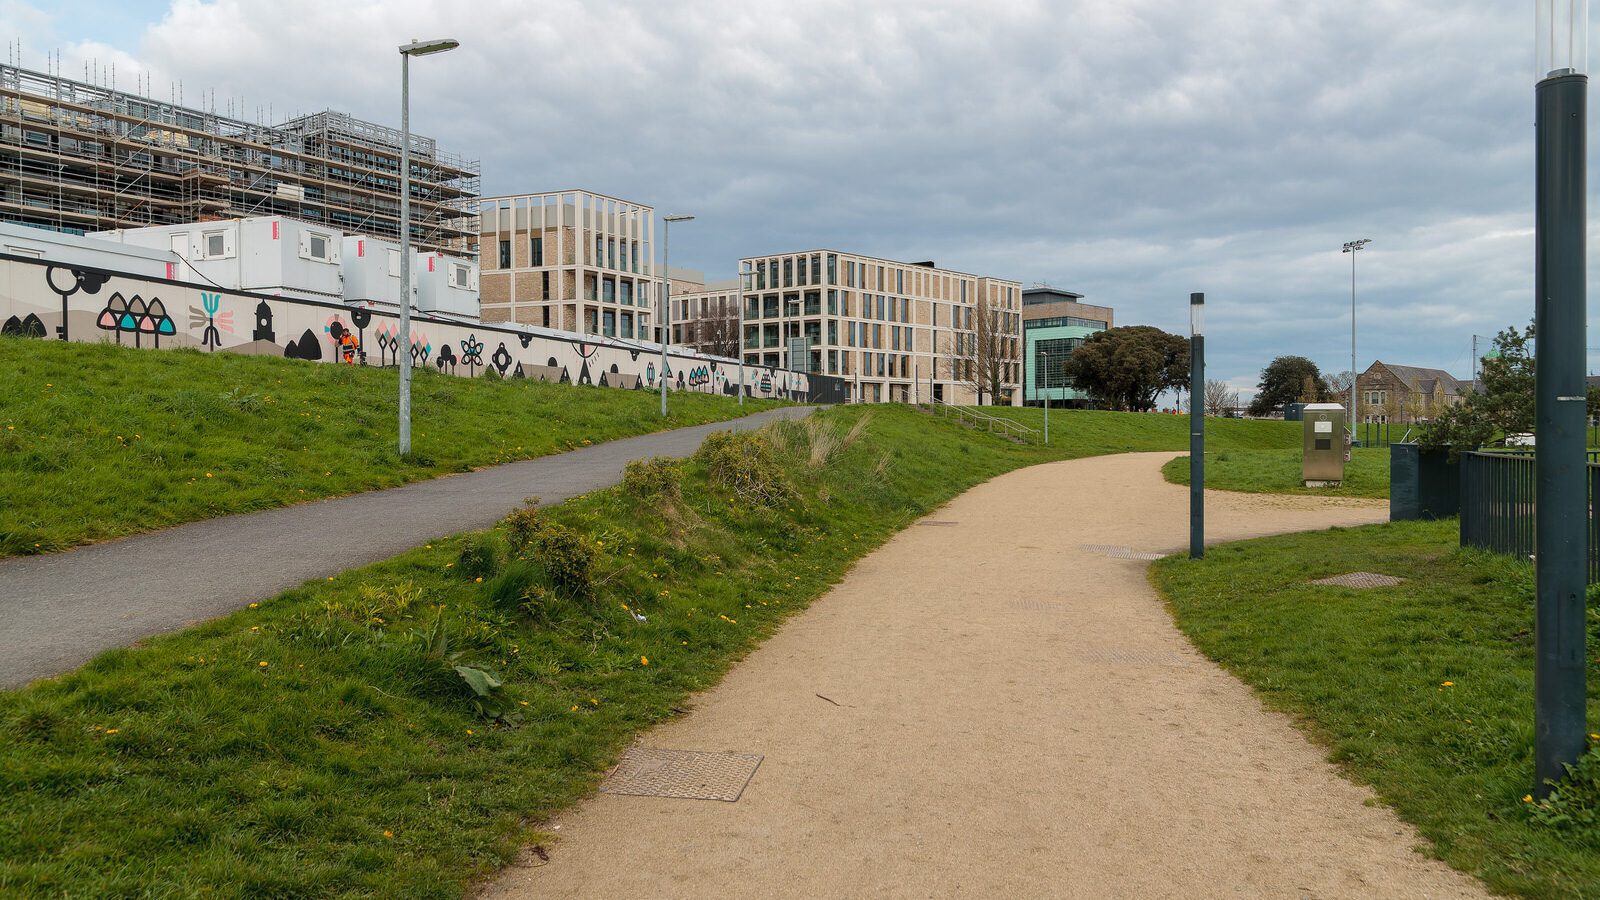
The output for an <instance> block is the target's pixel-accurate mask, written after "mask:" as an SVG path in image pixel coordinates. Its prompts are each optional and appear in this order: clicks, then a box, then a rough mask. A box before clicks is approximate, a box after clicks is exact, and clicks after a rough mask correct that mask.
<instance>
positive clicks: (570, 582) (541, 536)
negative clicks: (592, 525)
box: [533, 523, 594, 599]
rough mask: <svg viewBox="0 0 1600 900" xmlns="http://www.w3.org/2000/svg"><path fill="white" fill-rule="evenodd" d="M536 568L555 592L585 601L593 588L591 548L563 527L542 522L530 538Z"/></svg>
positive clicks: (578, 535) (580, 537) (570, 530)
mask: <svg viewBox="0 0 1600 900" xmlns="http://www.w3.org/2000/svg"><path fill="white" fill-rule="evenodd" d="M533 545H534V550H535V551H536V552H537V553H538V562H539V565H541V566H543V567H544V571H545V574H546V575H547V576H549V578H550V584H551V585H552V586H553V587H555V588H556V589H557V590H558V591H561V592H563V593H566V594H568V595H570V596H572V597H575V598H578V599H587V598H588V597H589V595H590V593H591V592H592V591H593V589H594V547H592V546H591V545H590V544H589V542H588V541H585V540H584V539H583V537H582V535H580V534H578V533H577V532H576V531H574V530H572V529H571V528H568V527H567V526H565V525H557V524H554V523H545V524H544V525H542V526H541V527H540V528H539V530H538V532H537V533H536V534H535V536H534V539H533Z"/></svg>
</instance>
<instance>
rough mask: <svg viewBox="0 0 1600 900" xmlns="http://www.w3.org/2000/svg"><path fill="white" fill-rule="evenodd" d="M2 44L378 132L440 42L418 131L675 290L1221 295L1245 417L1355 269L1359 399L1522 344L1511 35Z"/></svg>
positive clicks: (343, 30)
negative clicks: (731, 279)
mask: <svg viewBox="0 0 1600 900" xmlns="http://www.w3.org/2000/svg"><path fill="white" fill-rule="evenodd" d="M0 23H3V24H0V29H10V30H11V31H10V33H8V34H5V37H6V38H7V40H8V41H9V42H17V41H20V44H21V54H22V56H21V62H22V64H23V65H25V66H28V67H30V68H38V69H42V68H44V67H45V65H46V52H47V51H59V53H60V57H61V68H62V71H63V74H65V75H68V76H71V77H79V78H81V77H82V76H83V74H84V66H85V64H86V62H89V63H90V64H91V65H92V64H93V63H95V62H97V63H98V65H99V67H100V70H101V78H102V80H104V79H105V77H106V75H105V73H106V72H107V71H108V70H109V68H110V66H111V64H112V63H113V62H114V63H115V65H116V71H117V83H118V86H122V87H131V86H132V85H133V83H134V77H135V76H134V73H135V72H136V71H142V72H145V73H147V74H148V77H149V78H150V79H151V82H152V84H153V86H154V88H153V90H152V93H154V94H156V95H158V96H162V97H166V96H169V95H170V94H171V93H172V92H173V91H175V90H176V89H177V88H176V86H177V84H178V82H180V81H181V83H182V90H183V96H184V100H185V101H186V102H187V103H188V104H189V105H202V104H209V102H210V100H209V96H210V95H209V93H207V92H209V91H211V90H213V89H214V91H215V96H216V105H217V108H218V110H219V111H226V109H227V104H228V103H229V101H230V100H231V101H232V103H233V109H234V110H235V112H237V111H238V110H240V109H243V110H246V111H247V112H246V114H245V116H244V117H245V118H251V119H253V118H255V117H256V116H257V112H256V111H257V110H258V109H259V110H261V112H260V115H261V117H262V118H267V117H268V115H269V113H268V111H267V110H268V107H270V110H271V112H270V116H271V118H273V119H276V120H281V119H284V118H287V117H289V116H290V115H293V114H296V113H304V112H311V111H315V110H320V109H324V108H333V109H339V110H345V111H348V112H351V113H353V114H355V115H357V116H360V117H363V118H370V119H374V120H377V121H381V122H385V123H388V124H393V125H398V124H399V113H398V107H399V100H398V97H399V86H398V80H399V72H398V68H399V60H398V55H397V54H396V52H395V47H396V45H398V44H400V43H402V42H404V41H406V40H409V39H411V38H431V37H445V36H448V37H455V38H457V39H459V40H460V41H461V44H462V46H461V48H460V49H459V50H456V51H454V52H452V53H449V54H445V55H442V56H435V57H428V58H425V59H420V60H418V61H417V62H416V63H415V64H414V66H413V70H412V127H413V129H414V130H416V131H417V132H419V133H422V134H427V135H430V136H432V137H435V138H437V139H438V141H439V143H440V145H441V147H443V148H444V149H446V150H449V151H451V152H456V153H460V154H462V155H465V156H468V157H476V158H478V159H481V160H482V165H483V189H484V192H485V193H486V194H492V193H515V192H531V191H541V190H555V189H563V188H574V187H581V188H586V189H590V190H595V191H599V192H602V193H607V194H611V195H615V196H620V197H623V198H627V199H630V200H636V201H638V202H642V203H648V204H651V205H653V206H655V207H656V209H657V210H658V211H659V212H672V213H692V214H695V215H697V216H698V217H699V218H698V220H697V221H696V222H694V223H692V224H689V225H684V226H680V227H679V229H677V230H676V235H675V236H676V239H675V240H674V241H673V262H674V264H678V265H684V266H689V267H693V268H697V269H702V270H704V271H706V272H707V274H708V275H709V276H710V277H712V278H718V277H727V276H729V275H731V273H732V270H733V266H734V263H735V261H736V260H737V259H738V258H739V257H740V256H742V255H754V254H760V253H767V252H780V251H784V250H797V249H810V248H815V247H829V248H836V249H839V250H847V251H854V252H860V253H866V254H870V255H874V256H881V257H887V258H891V259H901V260H912V261H914V260H924V259H932V260H935V261H936V262H937V263H938V264H939V265H941V266H946V267H949V268H953V269H959V270H962V271H967V272H974V273H978V274H985V275H996V276H1001V277H1006V278H1011V279H1015V280H1018V281H1021V282H1022V283H1023V284H1024V285H1031V284H1033V283H1035V282H1048V283H1049V284H1052V285H1054V286H1057V287H1062V288H1067V289H1069V290H1073V291H1077V292H1080V293H1083V294H1085V295H1087V298H1086V299H1087V302H1091V303H1100V304H1105V305H1109V306H1113V307H1115V308H1116V311H1117V312H1116V314H1117V320H1118V322H1119V323H1120V324H1140V323H1144V324H1154V325H1158V326H1161V327H1163V328H1167V329H1168V330H1172V331H1177V332H1182V333H1186V332H1187V327H1188V326H1187V315H1188V313H1187V305H1188V295H1189V292H1190V291H1204V292H1206V296H1207V308H1208V311H1209V312H1208V321H1207V333H1208V341H1207V343H1208V351H1209V356H1210V366H1209V369H1208V372H1209V374H1210V375H1211V376H1212V377H1219V378H1224V379H1226V380H1228V381H1230V382H1232V383H1233V384H1234V385H1235V386H1237V387H1239V388H1243V389H1248V388H1251V387H1253V386H1254V384H1255V382H1256V379H1257V378H1258V376H1259V372H1260V369H1261V367H1262V366H1263V365H1264V364H1265V363H1266V362H1267V361H1268V360H1269V359H1270V358H1271V357H1273V356H1275V355H1278V354H1283V353H1296V354H1301V355H1305V356H1309V357H1311V358H1312V359H1313V360H1315V361H1316V362H1317V363H1318V364H1320V365H1321V366H1323V368H1324V369H1325V370H1327V371H1338V370H1342V369H1346V368H1348V367H1349V353H1350V257H1349V256H1348V255H1344V254H1341V253H1340V246H1341V245H1342V244H1343V243H1344V242H1345V241H1348V240H1351V239H1354V238H1371V239H1372V241H1373V243H1372V245H1371V246H1370V247H1369V248H1368V249H1367V250H1364V251H1362V253H1361V254H1360V259H1359V261H1358V271H1357V277H1358V283H1357V289H1358V293H1359V297H1358V299H1359V309H1358V325H1359V330H1358V341H1359V348H1358V352H1359V361H1360V366H1361V367H1362V368H1365V367H1366V366H1367V365H1368V364H1369V363H1371V362H1372V360H1373V359H1374V358H1379V359H1383V360H1386V361H1389V362H1397V363H1406V364H1411V365H1421V366H1435V367H1440V368H1445V369H1448V370H1450V371H1451V372H1453V373H1455V374H1457V375H1460V376H1466V375H1468V374H1470V370H1471V352H1470V349H1471V336H1472V334H1473V333H1474V332H1476V333H1478V334H1480V335H1486V336H1487V335H1492V334H1494V332H1495V331H1497V330H1499V329H1500V328H1503V327H1505V326H1508V325H1512V324H1522V323H1525V322H1527V321H1528V320H1529V319H1531V317H1532V315H1533V296H1532V295H1533V291H1532V286H1533V269H1532V262H1533V206H1532V203H1533V163H1532V159H1533V152H1532V151H1533V128H1532V122H1533V83H1534V77H1533V40H1532V37H1533V11H1532V9H1531V5H1530V4H1527V3H1525V2H1516V3H1506V2H1490V0H1476V2H1470V0H1405V2H1399V0H1377V2H1367V3H1342V4H1334V3H1313V4H1304V3H1283V2H1279V0H1238V2H1233V0H1212V2H1205V3H1195V2H1192V0H1083V2H1055V3H1050V2H1006V0H987V2H983V0H915V2H900V0H868V2H862V0H788V2H773V0H727V2H724V0H704V2H674V0H611V2H599V0H588V2H583V0H540V2H537V3H529V2H479V0H457V2H452V3H431V2H421V0H381V2H370V0H340V2H327V0H275V2H270V3H261V2H241V0H216V2H200V0H175V2H146V0H119V2H115V3H103V2H84V0H66V2H60V0H58V2H55V3H46V2H43V0H32V2H25V0H0ZM396 23H404V24H396ZM0 33H4V32H0ZM15 52H16V51H15V49H14V48H13V49H12V50H11V51H10V52H8V54H7V55H8V58H11V57H12V55H13V54H14V53H15ZM203 94H204V95H205V98H206V99H204V100H203V99H202V95H203ZM1595 181H1600V179H1595ZM1591 205H1594V204H1593V202H1592V201H1591ZM1597 280H1600V279H1597ZM1589 293H1590V296H1591V298H1597V297H1600V284H1591V287H1590V291H1589ZM1595 306H1596V304H1595V303H1594V302H1593V301H1592V302H1591V313H1590V318H1591V321H1592V320H1593V319H1594V308H1595ZM1595 335H1596V331H1595V329H1594V328H1593V327H1591V328H1590V340H1589V341H1588V343H1589V344H1590V345H1592V347H1591V350H1590V355H1589V360H1590V367H1591V371H1597V372H1600V340H1597V339H1596V338H1595Z"/></svg>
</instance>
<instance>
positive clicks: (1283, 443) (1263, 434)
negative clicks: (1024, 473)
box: [967, 406, 1301, 453]
mask: <svg viewBox="0 0 1600 900" xmlns="http://www.w3.org/2000/svg"><path fill="white" fill-rule="evenodd" d="M967 408H968V409H972V410H975V411H977V412H981V413H986V414H988V415H992V416H998V417H999V418H1003V419H1010V420H1012V421H1013V422H1017V423H1019V424H1022V425H1026V426H1028V427H1029V428H1036V429H1039V430H1040V431H1041V432H1042V431H1043V430H1044V409H1042V408H1040V407H1032V406H998V407H995V406H974V407H967ZM1300 430H1301V424H1300V423H1299V422H1282V421H1274V420H1271V419H1223V418H1208V419H1206V441H1207V445H1208V446H1210V447H1213V448H1215V449H1217V450H1233V449H1256V450H1269V449H1283V450H1289V449H1294V448H1297V447H1299V446H1300ZM1050 445H1051V446H1053V447H1057V446H1059V447H1066V448H1071V447H1077V446H1085V445H1093V446H1099V447H1108V448H1112V449H1111V450H1109V451H1105V450H1102V451H1101V452H1114V453H1128V452H1136V451H1143V450H1187V449H1189V417H1188V416H1186V415H1183V416H1173V415H1163V414H1161V413H1123V412H1106V411H1103V410H1092V409H1052V410H1050Z"/></svg>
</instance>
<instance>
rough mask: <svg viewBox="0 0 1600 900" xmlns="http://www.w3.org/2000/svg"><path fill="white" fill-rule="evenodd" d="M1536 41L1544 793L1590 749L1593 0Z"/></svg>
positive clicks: (1543, 28)
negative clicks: (1587, 612)
mask: <svg viewBox="0 0 1600 900" xmlns="http://www.w3.org/2000/svg"><path fill="white" fill-rule="evenodd" d="M1534 10H1535V16H1534V31H1535V38H1536V43H1537V50H1536V52H1535V62H1536V69H1535V72H1536V77H1537V79H1538V81H1537V85H1536V86H1535V88H1534V109H1535V113H1534V240H1533V243H1534V332H1535V333H1536V334H1538V336H1539V352H1538V354H1536V356H1535V360H1534V418H1535V426H1534V430H1535V434H1536V435H1537V437H1538V440H1537V441H1536V442H1535V443H1534V553H1535V555H1534V614H1533V619H1534V626H1533V643H1534V669H1533V773H1534V793H1535V794H1536V795H1537V796H1539V797H1544V796H1545V795H1547V794H1548V793H1549V791H1550V784H1551V782H1555V781H1559V780H1561V779H1562V778H1563V777H1565V775H1566V770H1567V766H1569V765H1572V764H1575V763H1577V761H1578V758H1579V757H1580V756H1582V755H1583V753H1584V750H1585V746H1584V744H1585V732H1586V731H1587V729H1586V728H1585V713H1586V710H1585V686H1584V675H1585V652H1584V637H1585V623H1584V590H1585V587H1586V583H1587V574H1588V573H1587V572H1586V569H1587V557H1588V547H1587V544H1588V534H1587V529H1588V521H1589V509H1588V503H1589V492H1588V489H1587V487H1588V486H1587V484H1586V483H1585V480H1586V478H1587V469H1588V465H1587V460H1586V458H1585V454H1584V449H1585V448H1584V445H1585V440H1584V439H1585V434H1584V407H1585V399H1584V394H1585V386H1584V343H1585V341H1584V330H1585V325H1586V322H1585V313H1584V303H1585V301H1586V297H1585V283H1584V282H1585V278H1586V272H1587V265H1586V261H1585V257H1584V232H1585V230H1586V227H1587V222H1588V210H1587V207H1586V204H1585V199H1584V198H1585V196H1586V192H1587V180H1588V179H1587V173H1586V171H1585V165H1586V164H1585V154H1586V152H1587V148H1586V138H1585V129H1586V119H1587V107H1588V90H1589V79H1588V77H1587V76H1586V75H1584V70H1585V69H1586V68H1587V65H1588V37H1589V35H1588V20H1589V4H1588V0H1536V2H1535V4H1534Z"/></svg>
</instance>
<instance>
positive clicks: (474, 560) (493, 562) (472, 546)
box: [456, 533, 500, 578]
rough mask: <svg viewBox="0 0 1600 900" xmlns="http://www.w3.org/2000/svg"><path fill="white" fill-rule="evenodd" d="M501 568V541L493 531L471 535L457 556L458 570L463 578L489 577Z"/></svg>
mask: <svg viewBox="0 0 1600 900" xmlns="http://www.w3.org/2000/svg"><path fill="white" fill-rule="evenodd" d="M499 570H500V542H499V541H497V540H495V536H494V534H493V533H489V534H480V535H476V536H473V537H470V538H468V539H467V540H466V542H465V543H463V544H462V545H461V553H460V555H458V556H457V557H456V572H457V574H459V575H460V576H461V577H463V578H488V577H489V576H491V575H493V574H494V573H495V572H498V571H499Z"/></svg>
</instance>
